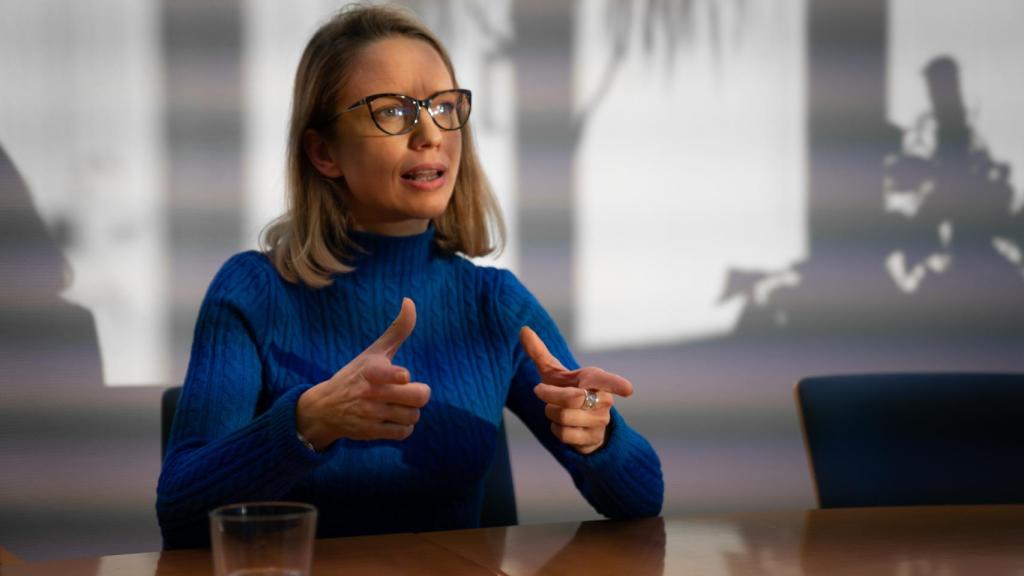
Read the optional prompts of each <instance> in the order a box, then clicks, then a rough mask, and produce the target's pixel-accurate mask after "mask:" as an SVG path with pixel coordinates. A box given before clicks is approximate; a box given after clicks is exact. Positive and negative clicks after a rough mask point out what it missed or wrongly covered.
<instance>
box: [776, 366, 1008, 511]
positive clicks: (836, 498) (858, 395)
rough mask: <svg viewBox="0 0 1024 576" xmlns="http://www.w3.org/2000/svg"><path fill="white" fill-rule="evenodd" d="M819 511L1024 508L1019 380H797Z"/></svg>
mask: <svg viewBox="0 0 1024 576" xmlns="http://www.w3.org/2000/svg"><path fill="white" fill-rule="evenodd" d="M796 400H797V406H798V409H799V411H800V416H801V421H802V425H803V431H804V443H805V446H806V447H807V453H808V458H809V460H810V463H811V470H812V474H813V476H814V482H815V487H816V489H817V495H818V505H819V506H820V507H822V508H839V507H856V506H909V505H928V504H934V505H939V504H1009V503H1018V504H1019V503H1024V374H979V373H974V374H958V373H952V374H942V373H934V374H869V375H845V376H821V377H815V378H805V379H803V380H801V381H800V382H799V383H797V386H796Z"/></svg>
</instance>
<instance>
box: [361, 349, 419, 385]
mask: <svg viewBox="0 0 1024 576" xmlns="http://www.w3.org/2000/svg"><path fill="white" fill-rule="evenodd" d="M363 377H364V378H366V381H367V382H369V383H370V384H377V385H379V384H406V383H408V382H409V371H408V370H406V369H405V368H402V367H401V366H395V365H394V364H392V363H391V361H390V360H388V358H387V357H386V356H384V355H382V354H375V355H372V356H370V357H369V358H368V360H367V362H366V365H365V366H364V367H363Z"/></svg>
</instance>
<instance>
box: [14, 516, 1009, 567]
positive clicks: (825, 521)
mask: <svg viewBox="0 0 1024 576" xmlns="http://www.w3.org/2000/svg"><path fill="white" fill-rule="evenodd" d="M212 573H213V570H212V565H211V562H210V554H209V551H205V550H186V551H173V552H162V553H161V552H152V553H145V554H126V555H119V556H105V557H102V558H92V559H82V560H61V561H52V562H38V563H27V564H18V565H13V566H0V576H42V575H58V574H59V575H61V576H77V575H82V576H114V575H118V576H120V575H124V576H129V575H130V576H149V575H158V576H199V575H209V574H212ZM331 574H453V575H459V574H630V575H638V576H639V575H645V574H701V575H709V576H714V575H718V574H721V575H746V574H770V575H771V574H780V575H783V574H792V575H803V574H830V575H835V574H858V575H860V574H892V575H901V576H916V575H922V576H923V575H931V574H934V575H942V576H955V575H967V574H970V575H975V574H979V575H999V574H1015V575H1018V576H1024V506H953V507H915V508H859V509H845V510H808V511H779V512H749V513H735V514H720V515H706V516H696V515H695V516H674V517H669V518H649V519H645V520H631V521H612V520H599V521H591V522H566V523H560V524H535V525H522V526H511V527H508V528H488V529H479V530H458V531H452V532H429V533H422V534H393V535H388V536H368V537H360V538H336V539H325V540H319V541H317V543H316V551H315V556H314V565H313V576H328V575H331Z"/></svg>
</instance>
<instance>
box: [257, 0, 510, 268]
mask: <svg viewBox="0 0 1024 576" xmlns="http://www.w3.org/2000/svg"><path fill="white" fill-rule="evenodd" d="M396 36H398V37H406V38H412V39H416V40H422V41H424V42H426V43H427V44H429V45H430V46H431V47H433V48H434V50H436V51H437V53H438V54H439V55H440V56H441V59H442V60H443V61H444V64H445V67H447V68H448V72H449V73H450V74H451V76H452V81H453V82H455V87H458V82H457V81H456V80H455V69H454V68H453V67H452V63H451V58H450V57H449V56H448V52H447V51H446V50H445V49H444V46H442V45H441V41H440V40H438V39H437V37H436V36H434V34H433V33H432V32H431V31H430V30H429V29H427V27H426V26H424V25H423V24H422V23H420V22H419V21H418V20H417V19H416V18H415V17H414V16H412V15H411V14H410V13H408V12H406V11H405V10H403V9H400V8H397V7H392V6H365V5H356V6H348V7H346V8H343V9H342V10H341V11H340V12H338V13H337V14H336V15H335V16H334V17H333V18H331V19H330V20H328V21H327V22H326V23H325V24H323V25H322V26H321V27H320V28H319V29H318V30H317V31H316V33H315V34H314V35H313V37H312V38H311V39H310V40H309V44H307V45H306V49H305V51H304V52H303V54H302V59H301V60H300V62H299V67H298V70H297V71H296V73H295V89H294V94H293V96H292V114H291V124H290V127H289V134H288V164H287V179H286V182H287V184H286V186H287V194H288V209H287V211H286V212H285V213H284V214H283V215H282V216H280V217H279V218H277V219H276V220H274V221H273V222H271V223H270V224H269V225H268V226H267V227H266V228H265V229H264V231H263V234H262V238H261V241H260V246H261V248H262V249H263V251H264V252H266V253H267V254H268V255H269V256H270V259H271V261H272V262H273V263H274V267H275V268H277V271H278V273H279V274H281V276H282V277H283V278H284V279H285V280H287V281H289V282H293V283H297V282H302V283H303V284H306V285H308V286H310V287H313V288H322V287H324V286H327V285H329V284H331V278H330V276H331V275H332V274H336V273H344V272H350V271H352V269H353V268H352V266H351V265H349V264H347V263H346V260H348V259H350V257H351V256H352V255H353V253H354V252H356V251H359V250H360V248H359V246H358V245H357V244H355V242H353V241H352V239H351V238H350V234H349V232H350V230H352V225H353V222H352V217H351V214H350V213H349V211H348V209H347V206H346V202H347V197H348V190H347V189H346V186H345V184H344V182H343V181H342V180H341V179H331V178H328V177H326V176H324V175H322V174H320V172H319V171H317V169H316V168H315V167H314V166H313V164H312V162H311V161H310V159H309V157H308V156H307V154H306V150H305V147H304V146H303V134H304V133H305V132H306V131H307V130H309V129H315V130H318V131H320V132H321V133H322V134H324V136H325V137H332V136H334V134H333V128H332V127H330V123H329V120H330V118H331V117H332V116H333V114H334V113H335V107H336V105H337V99H338V95H339V93H340V91H341V87H342V86H343V85H344V83H345V82H346V81H347V80H348V78H349V76H350V74H351V72H352V70H351V64H352V61H353V60H354V59H355V57H356V56H357V55H358V54H359V53H360V52H361V51H362V50H363V49H364V48H366V47H367V46H368V45H369V44H371V43H373V42H376V41H378V40H383V39H386V38H392V37H396ZM461 136H462V159H461V162H460V164H459V172H458V174H457V175H456V177H455V188H454V191H453V193H452V198H451V200H450V201H449V202H448V206H447V208H446V209H445V211H444V212H443V213H442V214H441V215H440V216H438V217H437V218H434V219H433V223H434V227H435V229H436V232H435V237H434V241H435V243H436V244H437V246H438V248H440V249H441V250H442V251H444V252H447V253H456V252H460V253H462V254H465V255H467V256H485V255H487V254H491V253H493V252H495V251H498V250H500V249H501V246H502V245H503V244H504V242H505V223H504V221H503V219H502V216H501V209H500V208H499V206H498V203H497V201H496V200H495V198H494V194H493V193H492V191H491V187H490V184H489V183H488V182H487V177H486V175H485V174H484V171H483V167H482V166H481V165H480V160H479V158H478V157H477V155H476V148H475V147H474V145H473V133H472V130H471V129H470V126H469V125H466V126H463V128H462V130H461Z"/></svg>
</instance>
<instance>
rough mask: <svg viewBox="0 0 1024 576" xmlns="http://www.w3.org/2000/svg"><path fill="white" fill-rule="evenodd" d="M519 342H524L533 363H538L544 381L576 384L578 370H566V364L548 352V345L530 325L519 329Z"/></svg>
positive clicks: (563, 384) (568, 384) (523, 344)
mask: <svg viewBox="0 0 1024 576" xmlns="http://www.w3.org/2000/svg"><path fill="white" fill-rule="evenodd" d="M519 343H520V344H522V346H523V350H525V351H526V354H527V355H529V356H530V359H532V360H533V363H534V364H536V365H537V371H538V372H540V377H541V381H542V382H544V383H545V384H553V385H555V386H575V385H576V383H577V378H576V375H577V372H578V371H575V370H574V371H569V370H566V369H565V366H563V365H562V363H561V362H559V361H558V358H555V357H554V356H553V355H552V354H551V352H548V347H547V346H546V345H545V344H544V341H543V340H541V339H540V336H538V335H537V333H536V332H534V331H533V330H532V329H531V328H530V327H528V326H523V327H522V329H521V330H520V331H519Z"/></svg>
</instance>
